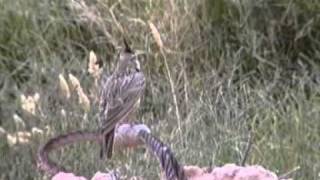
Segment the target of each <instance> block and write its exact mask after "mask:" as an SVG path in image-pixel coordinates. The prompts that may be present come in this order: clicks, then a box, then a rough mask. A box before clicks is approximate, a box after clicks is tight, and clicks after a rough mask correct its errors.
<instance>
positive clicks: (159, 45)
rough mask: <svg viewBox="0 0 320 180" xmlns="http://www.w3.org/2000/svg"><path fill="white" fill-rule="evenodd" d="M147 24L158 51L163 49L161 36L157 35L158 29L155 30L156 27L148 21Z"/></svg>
mask: <svg viewBox="0 0 320 180" xmlns="http://www.w3.org/2000/svg"><path fill="white" fill-rule="evenodd" d="M148 23H149V27H150V29H151V33H152V36H153V38H154V40H155V41H156V43H157V45H158V47H159V48H160V49H162V48H163V42H162V40H161V36H160V33H159V31H158V29H157V28H156V26H155V25H154V24H153V23H152V22H151V21H149V22H148Z"/></svg>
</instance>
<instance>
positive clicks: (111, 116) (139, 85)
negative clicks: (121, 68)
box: [100, 72, 145, 132]
mask: <svg viewBox="0 0 320 180" xmlns="http://www.w3.org/2000/svg"><path fill="white" fill-rule="evenodd" d="M144 87H145V77H144V75H143V73H142V72H135V73H131V74H129V75H124V76H119V77H117V78H112V77H110V78H109V79H107V80H106V83H105V86H104V87H103V88H102V92H101V97H100V121H101V122H100V123H101V127H100V128H101V130H102V131H103V132H108V131H111V130H112V129H113V128H114V127H115V126H116V124H117V123H118V122H119V121H120V120H122V119H124V118H126V117H127V116H128V114H129V113H130V112H131V111H132V110H133V109H134V105H135V104H136V103H137V101H138V100H139V98H140V97H141V96H142V93H143V90H144Z"/></svg>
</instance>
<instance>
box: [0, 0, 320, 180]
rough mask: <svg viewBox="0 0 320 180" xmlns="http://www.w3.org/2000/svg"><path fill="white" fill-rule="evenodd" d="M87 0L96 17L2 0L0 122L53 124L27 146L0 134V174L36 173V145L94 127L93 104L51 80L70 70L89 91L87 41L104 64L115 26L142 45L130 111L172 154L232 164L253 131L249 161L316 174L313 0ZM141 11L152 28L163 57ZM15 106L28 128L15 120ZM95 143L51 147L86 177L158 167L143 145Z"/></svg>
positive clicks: (317, 59) (319, 94) (115, 42)
mask: <svg viewBox="0 0 320 180" xmlns="http://www.w3.org/2000/svg"><path fill="white" fill-rule="evenodd" d="M67 2H68V1H67ZM69 2H71V1H69ZM169 2H173V3H169ZM87 4H88V6H92V7H93V8H94V9H95V11H94V12H95V13H96V17H95V18H91V19H90V18H88V17H89V16H88V13H83V12H87V9H85V7H82V9H80V10H79V9H78V10H72V9H70V6H69V5H68V3H66V2H64V1H37V0H17V1H5V0H0V24H1V26H0V126H1V127H3V128H4V129H5V130H6V131H7V132H8V133H14V132H16V131H23V130H26V131H31V129H32V127H38V128H41V129H45V127H46V126H49V127H50V128H51V132H50V133H49V134H46V135H43V136H32V138H31V141H30V143H29V144H27V145H16V146H13V147H11V146H9V144H8V143H7V141H6V136H2V137H0V138H1V141H0V162H1V163H0V172H1V174H0V179H44V178H45V176H44V175H43V173H42V172H39V170H37V168H36V166H35V153H36V151H37V149H38V147H39V146H40V145H41V144H44V143H45V142H46V141H47V140H48V139H49V138H51V137H53V136H55V135H58V134H62V133H67V132H69V131H73V130H78V129H90V130H93V129H97V127H98V117H97V111H98V108H97V104H94V103H92V104H91V106H92V108H91V110H90V112H88V113H87V114H86V115H85V112H84V111H83V110H82V109H81V107H80V106H79V105H78V100H77V98H76V95H75V94H73V95H72V97H71V99H70V100H68V101H66V100H65V99H64V98H63V96H62V95H61V93H60V92H59V90H58V89H59V84H58V75H59V74H60V73H63V74H64V75H65V77H67V74H68V73H73V74H74V75H75V76H77V77H78V78H79V80H80V81H81V84H82V86H83V88H84V91H85V92H86V93H88V92H89V91H90V90H91V88H92V86H93V83H92V82H93V81H92V77H90V76H89V75H88V72H87V61H88V56H89V51H90V50H94V51H95V52H96V54H97V56H98V58H99V59H102V60H103V62H104V66H105V71H106V72H108V73H109V72H111V71H112V68H113V66H114V64H115V61H114V59H115V54H116V53H117V51H118V50H117V48H115V47H114V46H118V47H119V46H121V42H122V29H123V31H124V32H126V33H127V34H126V36H127V37H128V38H129V39H130V43H131V44H132V46H133V47H134V49H136V50H139V52H142V53H143V54H142V55H141V62H142V64H143V71H144V73H145V75H146V77H147V89H146V92H145V97H144V100H143V103H142V106H141V109H140V113H139V121H140V122H143V123H145V124H147V125H148V126H149V127H150V128H151V129H152V131H153V133H154V134H155V135H157V136H159V137H160V138H161V139H162V140H163V141H164V142H166V143H167V144H169V145H170V146H171V147H172V149H173V151H174V152H175V154H176V156H177V158H178V159H179V161H180V162H181V163H183V164H194V165H199V166H208V165H210V164H213V165H216V166H218V165H223V164H225V163H239V162H240V161H241V159H242V158H243V156H244V151H245V147H246V143H247V141H248V135H249V132H252V134H253V136H254V138H253V139H254V140H253V146H252V150H251V152H250V155H249V158H248V160H247V164H260V165H263V166H264V167H266V168H268V169H270V170H272V171H274V172H276V173H278V174H282V173H285V172H288V171H290V170H291V169H294V168H295V167H297V166H299V167H300V169H299V170H298V171H297V172H296V173H295V174H293V178H294V179H299V180H300V179H302V180H303V179H305V180H310V179H318V178H319V173H320V163H319V162H320V151H319V149H320V144H319V142H320V73H319V72H320V11H319V9H320V2H319V1H316V0H305V1H301V0H278V1H275V0H265V1H260V0H259V1H256V0H245V1H235V0H234V1H233V0H216V1H210V0H202V1H191V0H178V1H164V2H162V1H152V0H151V1H146V0H141V1H138V2H131V1H121V3H118V1H94V2H89V1H88V3H87ZM89 9H90V8H89ZM97 12H98V13H97ZM91 13H92V10H91ZM89 14H90V13H89ZM90 17H92V16H90ZM149 20H150V21H151V22H153V23H154V24H155V26H156V27H157V28H158V31H159V32H160V34H161V37H162V40H163V42H164V47H165V49H166V50H165V51H164V55H165V56H163V54H161V52H160V50H159V48H158V46H157V44H156V43H155V41H154V39H153V37H152V34H151V31H150V29H149V25H148V21H149ZM120 26H121V27H120ZM106 32H107V33H106ZM164 57H165V58H166V60H167V62H168V64H169V69H166V66H165V63H164V60H165V59H164ZM168 71H169V72H170V74H171V78H172V79H171V80H172V81H173V85H174V90H175V94H172V91H171V85H170V83H169V79H168V74H167V73H168ZM34 92H38V93H40V96H41V97H40V103H39V106H38V109H37V113H36V115H35V116H32V115H28V114H26V113H25V112H24V111H23V110H22V109H21V104H20V98H19V97H20V94H33V93H34ZM173 95H175V96H176V98H177V105H178V110H179V115H180V120H179V119H177V116H176V106H175V103H174V101H173ZM62 109H64V110H65V111H66V116H63V115H62V114H61V110H62ZM14 114H18V115H19V116H21V117H22V119H23V120H24V123H25V127H23V126H19V125H18V124H16V123H14V120H13V115H14ZM179 124H180V126H181V127H180V128H181V130H178V128H177V127H178V125H179ZM98 149H99V148H98V146H97V145H95V144H89V143H87V144H86V143H85V144H78V145H74V146H71V147H68V148H65V149H63V150H61V151H59V152H57V153H54V154H53V156H52V158H53V159H55V160H56V161H57V162H59V163H61V164H63V165H64V166H65V167H67V168H68V169H72V170H74V172H76V173H77V174H81V175H85V176H92V175H93V173H94V172H96V171H98V170H100V171H103V170H105V169H118V170H121V172H122V173H123V175H124V176H125V177H130V176H133V175H137V176H140V175H141V176H144V177H146V178H147V179H154V178H157V177H158V176H159V165H158V163H157V162H156V161H155V159H154V158H152V157H151V155H150V154H149V153H148V152H144V151H143V150H141V149H139V150H137V151H135V152H127V153H123V154H120V155H117V156H115V158H114V159H113V160H112V161H110V162H109V161H100V160H99V157H98Z"/></svg>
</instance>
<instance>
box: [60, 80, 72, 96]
mask: <svg viewBox="0 0 320 180" xmlns="http://www.w3.org/2000/svg"><path fill="white" fill-rule="evenodd" d="M59 86H60V90H61V94H62V95H63V96H64V97H66V98H67V99H69V98H70V90H69V86H68V83H67V81H66V79H65V78H64V77H63V75H62V74H59Z"/></svg>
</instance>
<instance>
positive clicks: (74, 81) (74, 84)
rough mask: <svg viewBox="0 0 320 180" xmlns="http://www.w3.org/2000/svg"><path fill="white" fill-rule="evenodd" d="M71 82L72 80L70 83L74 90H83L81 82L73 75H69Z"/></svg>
mask: <svg viewBox="0 0 320 180" xmlns="http://www.w3.org/2000/svg"><path fill="white" fill-rule="evenodd" d="M69 80H70V83H71V88H72V90H74V89H78V88H81V85H80V82H79V80H78V79H77V78H76V77H75V76H74V75H72V74H71V73H70V74H69Z"/></svg>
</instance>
